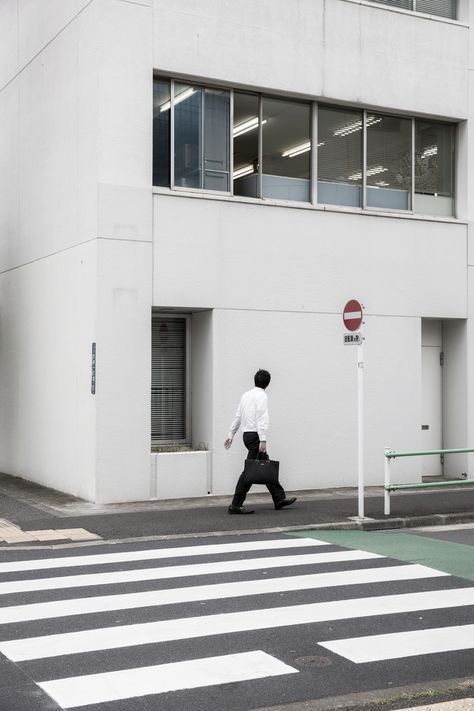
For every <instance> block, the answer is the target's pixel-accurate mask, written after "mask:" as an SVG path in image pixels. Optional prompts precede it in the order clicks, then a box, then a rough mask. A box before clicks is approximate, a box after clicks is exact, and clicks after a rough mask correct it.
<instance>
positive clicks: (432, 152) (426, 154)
mask: <svg viewBox="0 0 474 711" xmlns="http://www.w3.org/2000/svg"><path fill="white" fill-rule="evenodd" d="M437 155H438V146H430V148H427V149H426V150H424V151H423V153H422V154H421V156H420V157H421V158H430V157H431V156H437Z"/></svg>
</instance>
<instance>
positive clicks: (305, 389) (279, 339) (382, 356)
mask: <svg viewBox="0 0 474 711" xmlns="http://www.w3.org/2000/svg"><path fill="white" fill-rule="evenodd" d="M343 331H344V328H343V324H342V319H341V317H340V316H332V315H327V314H292V313H281V312H278V313H276V312H273V313H272V312H262V311H251V312H249V311H225V310H219V311H216V312H215V313H214V338H215V342H214V461H213V471H214V476H213V493H214V494H225V493H230V492H232V490H233V488H234V486H235V482H236V480H237V476H238V474H240V472H241V470H242V462H243V459H244V457H245V454H246V450H245V448H244V446H243V444H242V439H241V434H239V435H238V436H237V437H236V438H235V441H234V444H233V446H232V449H231V450H230V452H226V451H225V450H224V447H223V442H224V439H225V437H226V435H227V432H228V428H229V425H230V422H231V421H232V418H233V416H234V412H235V409H236V407H237V404H238V401H239V398H240V395H241V394H242V392H244V391H245V390H248V389H250V388H251V387H252V386H253V375H254V373H255V371H256V370H257V369H258V368H267V369H268V370H269V371H270V372H271V373H272V382H271V383H270V386H269V388H268V397H269V408H270V434H269V438H268V448H269V452H270V455H271V456H272V457H273V458H275V459H278V460H280V467H281V481H282V484H283V486H285V487H286V488H287V489H289V490H297V489H308V488H309V489H313V488H326V487H331V486H356V485H357V466H356V463H357V365H356V349H355V348H353V347H350V346H344V345H343V342H342V334H343ZM394 343H396V348H394V347H393V344H394ZM420 349H421V344H420V323H419V320H418V319H410V318H408V319H406V318H385V317H374V318H370V317H369V318H368V319H367V341H366V348H365V350H366V371H365V388H366V412H365V427H366V483H367V484H368V485H369V484H370V485H381V484H382V483H383V461H384V460H383V452H384V447H385V446H387V445H389V446H392V447H394V448H399V449H402V448H411V447H413V448H416V447H417V446H418V445H419V442H418V438H419V432H420V398H421V389H420ZM390 393H392V397H390ZM418 467H419V462H418V463H417V462H416V461H411V462H410V461H408V462H403V466H402V467H400V468H399V471H398V472H397V476H398V480H399V481H412V480H415V481H416V478H417V476H418ZM413 477H415V478H414V479H413ZM256 490H257V491H261V490H262V489H260V487H259V488H258V489H256ZM263 491H264V490H263ZM355 513H356V512H355Z"/></svg>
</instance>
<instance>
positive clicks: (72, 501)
mask: <svg viewBox="0 0 474 711" xmlns="http://www.w3.org/2000/svg"><path fill="white" fill-rule="evenodd" d="M254 489H255V490H256V491H257V493H251V494H249V496H248V498H247V502H246V504H247V505H248V506H249V507H251V508H253V509H255V513H254V514H253V515H250V516H235V515H234V516H230V515H229V514H228V513H227V506H228V504H229V502H230V498H231V497H230V496H229V497H228V496H226V497H206V498H200V499H181V500H177V499H173V500H169V501H146V502H137V503H127V504H109V505H100V504H92V503H89V502H86V501H83V500H81V499H77V498H75V497H72V496H69V495H67V494H62V493H60V492H57V491H54V490H52V489H46V488H44V487H41V486H38V485H37V484H33V483H31V482H27V481H25V480H23V479H18V478H15V477H10V476H8V475H5V474H0V545H2V542H3V544H5V545H6V543H7V542H9V543H15V544H20V543H23V544H26V543H28V544H29V543H33V544H34V543H43V544H44V543H52V542H59V541H61V542H70V541H71V540H91V539H92V538H97V537H100V538H102V539H107V540H118V539H120V540H121V539H127V538H139V537H149V536H153V537H176V536H199V535H204V534H207V535H209V534H211V535H218V534H221V533H226V534H229V533H239V532H244V531H267V532H270V531H282V530H298V529H305V528H308V529H318V528H324V529H334V528H335V529H344V528H348V529H351V528H352V529H357V528H359V529H364V530H376V529H384V528H405V527H413V526H421V525H423V526H427V525H437V524H447V523H466V522H470V521H474V487H465V488H463V489H462V490H459V489H455V488H453V489H451V488H450V487H446V488H443V489H438V490H435V491H430V490H422V491H409V492H403V493H402V492H400V493H397V494H394V495H392V496H391V501H392V514H391V515H390V516H389V517H385V516H384V514H383V489H382V487H367V489H366V492H365V516H366V517H367V518H366V519H365V520H363V521H360V520H354V519H353V518H351V517H357V513H358V511H357V490H356V489H352V488H351V489H349V488H344V489H324V490H314V491H303V492H298V491H295V492H288V496H292V495H294V496H297V497H298V500H297V502H296V503H295V504H294V505H293V506H291V507H288V508H286V509H283V510H281V511H275V509H274V508H273V504H272V500H271V498H270V496H269V494H268V493H267V492H266V490H265V489H263V487H254ZM263 492H265V493H263ZM6 531H7V532H8V531H9V532H10V534H11V535H10V540H9V541H8V536H5V533H6ZM15 532H16V534H17V535H16V536H15V535H13V534H14V533H15ZM25 532H30V533H25ZM22 533H23V536H22V535H21V534H22ZM32 533H34V534H36V538H35V536H34V535H32ZM81 536H82V537H81ZM12 539H13V540H12Z"/></svg>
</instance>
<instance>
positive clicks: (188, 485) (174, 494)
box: [150, 452, 211, 499]
mask: <svg viewBox="0 0 474 711" xmlns="http://www.w3.org/2000/svg"><path fill="white" fill-rule="evenodd" d="M210 461H211V460H210V452H159V453H153V454H151V480H150V498H152V499H181V498H189V497H193V496H207V494H208V493H209V490H210V489H209V485H210Z"/></svg>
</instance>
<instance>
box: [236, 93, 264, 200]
mask: <svg viewBox="0 0 474 711" xmlns="http://www.w3.org/2000/svg"><path fill="white" fill-rule="evenodd" d="M258 122H259V99H258V96H256V95H255V94H244V93H241V92H238V91H236V92H234V126H233V131H232V133H233V139H234V175H233V178H234V195H245V196H246V197H259V195H258Z"/></svg>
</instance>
